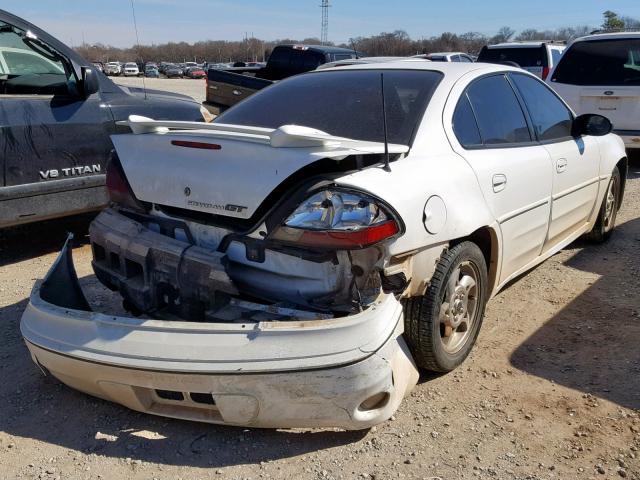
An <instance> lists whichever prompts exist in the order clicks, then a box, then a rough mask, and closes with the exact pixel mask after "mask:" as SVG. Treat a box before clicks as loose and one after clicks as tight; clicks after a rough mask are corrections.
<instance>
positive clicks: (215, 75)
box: [206, 45, 365, 111]
mask: <svg viewBox="0 0 640 480" xmlns="http://www.w3.org/2000/svg"><path fill="white" fill-rule="evenodd" d="M363 56H365V55H364V54H362V53H359V52H355V51H353V50H349V49H346V48H339V47H328V46H318V45H278V46H277V47H275V48H274V49H273V51H272V52H271V55H270V56H269V60H268V61H267V65H266V66H265V67H263V68H258V69H257V68H253V67H247V68H243V67H236V68H230V69H226V70H217V69H209V71H208V75H207V86H206V88H207V100H206V103H207V104H208V105H210V106H212V107H214V108H217V109H219V111H224V110H226V109H227V108H229V107H231V106H233V105H235V104H236V103H238V102H239V101H241V100H244V99H245V98H247V97H248V96H249V95H251V94H253V93H255V92H257V91H258V90H261V89H263V88H265V87H268V86H269V85H271V84H272V83H273V82H275V81H277V80H282V79H284V78H287V77H291V76H293V75H298V74H299V73H304V72H309V71H311V70H315V69H316V68H318V67H319V66H320V65H322V64H324V63H329V62H337V61H340V60H346V59H349V58H359V57H363Z"/></svg>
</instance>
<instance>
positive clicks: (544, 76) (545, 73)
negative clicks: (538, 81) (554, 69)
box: [542, 67, 551, 80]
mask: <svg viewBox="0 0 640 480" xmlns="http://www.w3.org/2000/svg"><path fill="white" fill-rule="evenodd" d="M550 71H551V69H550V68H549V67H544V68H543V69H542V79H543V80H546V79H547V77H548V76H549V72H550Z"/></svg>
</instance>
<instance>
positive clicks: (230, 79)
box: [207, 69, 273, 110]
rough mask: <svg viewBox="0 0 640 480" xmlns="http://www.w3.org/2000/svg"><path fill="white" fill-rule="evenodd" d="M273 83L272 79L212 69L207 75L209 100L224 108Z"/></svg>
mask: <svg viewBox="0 0 640 480" xmlns="http://www.w3.org/2000/svg"><path fill="white" fill-rule="evenodd" d="M272 83H273V82H272V81H271V80H264V79H262V78H256V77H250V76H248V75H240V74H238V73H231V72H225V71H223V70H215V69H210V70H209V72H208V75H207V102H208V103H210V104H213V105H216V106H218V107H220V108H221V110H224V109H225V108H229V107H231V106H233V105H235V104H236V103H238V102H239V101H241V100H244V99H245V98H247V97H248V96H250V95H252V94H253V93H255V92H257V91H258V90H261V89H263V88H265V87H268V86H269V85H271V84H272Z"/></svg>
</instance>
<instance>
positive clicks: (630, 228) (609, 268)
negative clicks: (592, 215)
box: [510, 174, 640, 409]
mask: <svg viewBox="0 0 640 480" xmlns="http://www.w3.org/2000/svg"><path fill="white" fill-rule="evenodd" d="M632 175H633V176H634V177H637V174H632ZM575 247H584V248H582V249H581V250H580V251H579V252H578V253H577V254H576V255H574V256H573V257H571V258H570V259H569V260H568V261H567V262H565V265H566V266H568V267H571V268H573V269H577V270H581V271H584V272H590V273H594V274H596V275H598V276H599V278H598V279H597V280H595V281H594V282H593V284H591V285H590V286H589V287H588V288H587V289H586V290H585V291H584V292H582V293H581V294H580V295H579V296H578V297H576V298H575V299H574V300H572V301H571V303H569V304H568V305H566V306H565V307H564V308H563V309H562V310H560V311H559V312H558V313H557V314H556V315H555V316H554V317H553V318H552V319H551V320H549V321H548V322H546V323H545V324H544V325H543V326H542V327H541V328H540V329H538V330H537V331H536V332H535V333H534V334H533V335H532V336H531V337H529V338H528V339H527V340H526V341H524V342H523V343H522V344H521V345H520V346H519V347H518V348H517V349H516V350H515V351H514V353H513V354H512V355H511V358H510V361H511V363H512V365H513V366H514V367H516V368H518V369H520V370H523V371H525V372H527V373H530V374H531V375H536V376H538V377H541V378H545V379H547V380H552V381H554V382H555V383H557V384H560V385H564V386H566V387H570V388H573V389H575V390H578V391H582V392H584V393H586V394H592V395H595V396H598V397H600V398H604V399H607V400H609V401H611V402H615V403H617V404H618V405H621V406H624V407H627V408H632V409H640V348H638V344H640V294H639V292H640V287H639V286H638V283H639V281H640V255H638V251H639V250H640V218H635V219H633V220H630V221H628V222H626V223H623V224H620V225H618V227H617V228H616V231H615V232H614V234H613V235H612V237H611V238H610V240H609V241H608V242H607V243H605V244H602V245H593V244H589V243H588V242H586V241H584V240H580V241H578V243H577V244H575V243H574V244H573V245H572V248H575Z"/></svg>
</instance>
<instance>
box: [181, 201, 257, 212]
mask: <svg viewBox="0 0 640 480" xmlns="http://www.w3.org/2000/svg"><path fill="white" fill-rule="evenodd" d="M187 205H188V206H190V207H198V208H201V209H206V210H223V211H227V212H235V213H242V212H243V211H245V210H247V208H248V207H243V206H241V205H231V204H227V205H218V204H215V203H207V202H198V201H196V200H187Z"/></svg>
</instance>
